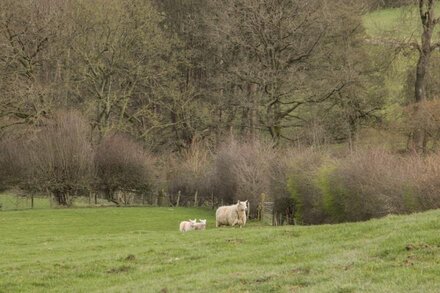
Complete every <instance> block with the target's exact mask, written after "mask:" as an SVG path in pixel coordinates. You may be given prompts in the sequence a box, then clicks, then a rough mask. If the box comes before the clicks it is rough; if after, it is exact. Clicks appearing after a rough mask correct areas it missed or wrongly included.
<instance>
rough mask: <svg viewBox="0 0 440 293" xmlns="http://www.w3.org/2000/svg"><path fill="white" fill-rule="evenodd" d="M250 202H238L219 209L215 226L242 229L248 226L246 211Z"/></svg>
mask: <svg viewBox="0 0 440 293" xmlns="http://www.w3.org/2000/svg"><path fill="white" fill-rule="evenodd" d="M247 203H248V201H247V200H246V201H238V202H237V204H234V205H230V206H222V207H219V208H218V209H217V211H216V213H215V226H216V227H219V226H221V225H229V226H235V225H237V224H238V225H239V226H240V228H241V227H243V226H244V225H245V224H246V211H247Z"/></svg>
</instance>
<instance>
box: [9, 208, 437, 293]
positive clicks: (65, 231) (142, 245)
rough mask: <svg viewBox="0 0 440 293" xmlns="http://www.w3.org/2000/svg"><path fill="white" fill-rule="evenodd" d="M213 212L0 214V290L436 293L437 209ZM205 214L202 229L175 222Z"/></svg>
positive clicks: (116, 210) (109, 210)
mask: <svg viewBox="0 0 440 293" xmlns="http://www.w3.org/2000/svg"><path fill="white" fill-rule="evenodd" d="M213 214H214V213H213V211H210V210H200V209H184V208H181V209H167V208H102V209H70V210H67V209H66V210H34V211H20V212H1V213H0V235H1V238H0V255H1V256H0V292H16V291H32V292H47V291H58V292H61V291H63V292H65V291H75V292H78V291H83V292H85V291H87V292H93V291H106V292H124V291H125V292H126V291H130V292H133V291H134V292H137V291H142V292H159V291H160V290H162V289H164V288H166V289H167V291H165V290H164V291H163V292H177V291H178V292H185V291H187V292H194V291H196V292H208V291H209V292H240V291H247V290H248V291H249V292H255V291H260V292H270V291H274V292H280V291H281V292H291V291H294V292H296V291H300V292H439V291H440V236H439V231H440V211H430V212H426V213H421V214H414V215H409V216H389V217H386V218H384V219H379V220H372V221H368V222H364V223H348V224H340V225H323V226H309V227H305V226H303V227H299V226H290V227H277V228H274V227H268V226H264V227H263V226H260V225H258V224H256V223H251V224H250V225H248V226H246V227H245V228H244V229H231V228H221V229H217V228H214V227H213ZM189 217H192V218H194V217H197V218H207V219H208V223H210V226H209V227H208V229H207V230H206V231H201V232H195V231H193V232H191V233H186V234H181V233H179V232H178V231H177V226H178V222H179V221H180V220H181V219H187V218H189Z"/></svg>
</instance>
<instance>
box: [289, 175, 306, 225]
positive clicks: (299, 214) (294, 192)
mask: <svg viewBox="0 0 440 293" xmlns="http://www.w3.org/2000/svg"><path fill="white" fill-rule="evenodd" d="M287 190H288V191H289V193H290V195H291V197H292V198H293V200H294V201H295V218H296V220H297V222H298V223H302V222H303V209H304V204H303V202H302V200H301V197H300V196H299V192H298V189H297V185H296V183H295V177H294V176H290V177H289V178H287Z"/></svg>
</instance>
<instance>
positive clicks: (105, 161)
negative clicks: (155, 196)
mask: <svg viewBox="0 0 440 293" xmlns="http://www.w3.org/2000/svg"><path fill="white" fill-rule="evenodd" d="M95 165H96V174H97V188H98V190H101V191H103V192H104V194H105V195H106V197H107V199H108V200H110V201H113V202H115V203H117V204H119V201H118V200H117V198H115V193H116V192H117V191H122V192H136V193H142V192H144V193H145V192H148V191H151V190H152V188H153V186H154V185H153V180H154V179H155V178H154V158H153V157H152V156H151V155H150V154H149V153H147V152H146V151H145V150H144V149H143V147H142V145H140V144H139V143H137V142H135V141H134V140H133V139H131V138H130V137H128V136H125V135H122V134H112V135H108V136H106V137H104V138H103V140H102V142H101V143H100V144H99V146H98V148H97V152H96V157H95Z"/></svg>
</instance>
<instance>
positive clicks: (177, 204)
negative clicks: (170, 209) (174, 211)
mask: <svg viewBox="0 0 440 293" xmlns="http://www.w3.org/2000/svg"><path fill="white" fill-rule="evenodd" d="M180 195H181V192H180V190H179V191H178V192H177V201H176V207H179V205H180Z"/></svg>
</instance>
